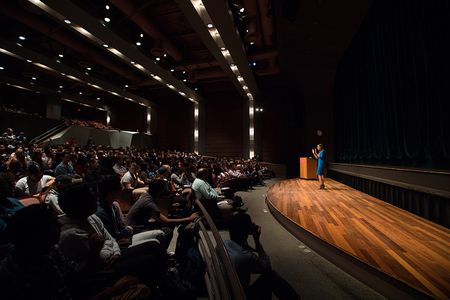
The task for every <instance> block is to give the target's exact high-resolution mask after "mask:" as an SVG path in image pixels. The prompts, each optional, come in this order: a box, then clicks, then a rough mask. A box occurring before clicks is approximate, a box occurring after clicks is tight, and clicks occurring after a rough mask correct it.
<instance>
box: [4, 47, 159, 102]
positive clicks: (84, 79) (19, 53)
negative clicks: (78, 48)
mask: <svg viewBox="0 0 450 300" xmlns="http://www.w3.org/2000/svg"><path fill="white" fill-rule="evenodd" d="M0 53H3V54H6V55H9V56H11V57H14V58H17V59H20V60H22V61H25V62H28V63H31V64H33V65H35V66H36V67H39V68H41V69H44V70H46V71H50V72H51V73H54V74H55V75H56V76H58V77H63V78H64V79H65V80H71V81H73V82H77V83H79V84H82V85H86V86H87V87H88V88H92V89H96V90H99V91H105V92H108V93H110V94H112V95H114V96H117V97H121V98H124V99H126V100H129V101H131V102H135V103H137V104H140V105H144V106H152V105H153V103H152V102H150V101H149V100H147V99H145V98H143V97H140V96H138V95H135V94H132V93H130V92H128V91H125V90H123V89H121V88H119V87H117V86H116V85H113V84H110V83H108V82H105V81H103V80H99V79H96V78H94V77H92V76H90V75H86V74H85V73H83V72H81V71H78V70H76V69H73V68H72V67H69V66H66V65H64V64H60V63H57V62H56V61H55V60H54V59H53V58H49V57H46V56H44V55H41V54H40V53H37V52H34V51H32V50H29V49H26V48H24V47H21V46H18V45H17V44H14V43H11V42H8V41H5V40H2V39H0Z"/></svg>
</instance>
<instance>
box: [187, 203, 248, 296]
mask: <svg viewBox="0 0 450 300" xmlns="http://www.w3.org/2000/svg"><path fill="white" fill-rule="evenodd" d="M195 203H196V204H197V206H198V207H199V208H200V210H201V212H202V213H203V217H204V220H206V222H207V223H208V226H209V228H210V230H211V233H212V235H213V237H214V240H215V243H216V248H214V247H213V245H212V243H211V240H210V238H209V235H208V232H207V231H206V228H205V226H204V225H203V224H202V223H200V228H201V230H202V232H203V235H204V236H205V241H206V244H207V246H208V250H209V253H210V255H211V258H212V267H214V269H216V267H217V270H215V271H216V272H217V273H219V274H221V275H222V276H223V277H222V278H218V285H219V289H220V290H221V288H220V286H221V285H222V284H223V280H225V283H226V285H228V289H226V290H225V293H226V294H227V295H225V296H226V298H229V299H233V300H245V299H246V297H245V293H244V289H243V288H242V285H241V283H240V281H239V277H238V275H237V273H236V270H235V269H234V267H233V265H232V263H231V260H230V257H229V256H228V253H227V250H226V249H225V245H224V243H223V240H222V238H221V236H220V234H219V231H218V230H217V227H216V225H215V224H214V222H213V220H212V218H211V216H210V215H209V213H208V212H207V210H206V209H205V207H204V206H203V204H202V203H201V202H200V201H199V200H198V199H197V200H195ZM205 254H206V253H205ZM215 255H218V257H217V256H216V257H214V256H215ZM219 261H220V262H221V265H222V266H223V268H221V267H220V265H219V264H217V263H218V262H219ZM210 275H212V274H210ZM212 286H215V284H214V285H212ZM217 292H218V293H219V294H220V295H223V293H222V292H223V291H217ZM230 292H231V294H230Z"/></svg>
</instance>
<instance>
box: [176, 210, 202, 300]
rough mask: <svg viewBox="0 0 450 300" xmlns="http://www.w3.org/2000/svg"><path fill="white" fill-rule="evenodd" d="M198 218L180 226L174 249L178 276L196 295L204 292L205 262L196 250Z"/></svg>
mask: <svg viewBox="0 0 450 300" xmlns="http://www.w3.org/2000/svg"><path fill="white" fill-rule="evenodd" d="M200 220H201V219H200V218H199V219H197V220H195V221H193V222H191V223H189V224H187V225H183V226H180V228H179V229H178V239H177V245H176V248H175V258H176V259H177V261H178V263H179V274H180V277H181V278H182V279H184V280H187V281H189V282H190V283H191V284H192V286H193V287H194V288H195V290H196V294H197V295H198V294H199V293H201V292H203V291H205V288H206V285H205V277H204V276H205V272H206V267H205V262H204V260H203V257H202V256H201V254H200V251H199V249H198V240H199V238H200V236H199V224H198V223H199V222H200Z"/></svg>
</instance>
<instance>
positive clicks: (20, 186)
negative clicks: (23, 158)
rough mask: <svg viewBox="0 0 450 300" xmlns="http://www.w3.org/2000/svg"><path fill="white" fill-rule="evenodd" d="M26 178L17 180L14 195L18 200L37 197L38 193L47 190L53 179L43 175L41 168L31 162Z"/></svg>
mask: <svg viewBox="0 0 450 300" xmlns="http://www.w3.org/2000/svg"><path fill="white" fill-rule="evenodd" d="M27 174H28V176H26V177H23V178H21V179H19V180H18V181H17V183H16V195H17V196H18V197H19V198H26V197H39V196H40V193H41V192H42V191H43V190H44V189H45V188H49V187H50V186H51V185H52V184H53V182H54V180H55V178H54V177H52V176H49V175H44V173H43V172H42V170H41V167H40V166H39V165H38V164H37V163H36V162H33V161H31V162H30V163H29V164H28V172H27Z"/></svg>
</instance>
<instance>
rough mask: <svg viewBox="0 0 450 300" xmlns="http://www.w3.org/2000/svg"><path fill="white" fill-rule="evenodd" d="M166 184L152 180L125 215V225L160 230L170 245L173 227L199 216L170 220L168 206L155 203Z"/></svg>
mask: <svg viewBox="0 0 450 300" xmlns="http://www.w3.org/2000/svg"><path fill="white" fill-rule="evenodd" d="M165 190H166V183H165V182H164V181H163V180H157V179H156V180H153V181H152V182H151V183H150V185H149V191H148V193H143V194H142V195H141V196H140V197H139V199H138V200H137V201H136V203H134V204H133V206H132V207H131V209H130V210H129V212H128V214H127V221H126V223H127V225H130V226H134V225H142V226H145V227H147V228H151V229H161V230H162V231H163V232H164V234H165V237H166V245H167V246H168V245H169V244H170V241H171V240H172V236H173V226H176V225H178V224H182V223H185V222H191V221H194V220H195V219H196V218H197V217H199V215H198V214H197V213H192V214H191V215H190V216H189V217H185V218H178V219H171V218H169V217H168V205H165V204H164V203H163V201H161V202H157V201H155V199H159V200H160V199H161V197H160V196H161V195H162V194H164V193H165Z"/></svg>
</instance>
